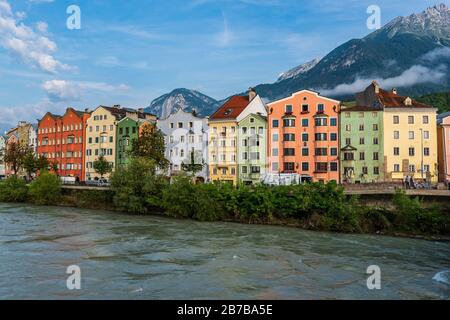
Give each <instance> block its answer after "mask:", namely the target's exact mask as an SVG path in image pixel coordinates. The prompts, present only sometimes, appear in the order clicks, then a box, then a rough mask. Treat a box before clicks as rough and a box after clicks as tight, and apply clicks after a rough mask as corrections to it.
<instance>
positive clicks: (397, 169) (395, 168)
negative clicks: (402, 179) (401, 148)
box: [394, 164, 400, 172]
mask: <svg viewBox="0 0 450 320" xmlns="http://www.w3.org/2000/svg"><path fill="white" fill-rule="evenodd" d="M394 172H400V165H399V164H394Z"/></svg>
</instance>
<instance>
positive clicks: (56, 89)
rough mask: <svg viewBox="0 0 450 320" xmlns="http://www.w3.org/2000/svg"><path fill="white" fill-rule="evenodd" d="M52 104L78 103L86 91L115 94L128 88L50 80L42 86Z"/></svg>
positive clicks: (124, 86) (105, 84)
mask: <svg viewBox="0 0 450 320" xmlns="http://www.w3.org/2000/svg"><path fill="white" fill-rule="evenodd" d="M42 88H43V89H44V90H45V92H46V93H47V96H48V98H49V99H50V101H52V102H58V101H79V100H81V98H82V97H83V95H84V94H85V92H86V91H101V92H117V91H126V90H129V89H130V88H129V87H128V86H127V85H125V84H120V85H117V86H116V85H110V84H107V83H104V82H91V81H67V80H50V81H46V82H44V83H43V84H42Z"/></svg>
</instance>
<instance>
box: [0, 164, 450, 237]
mask: <svg viewBox="0 0 450 320" xmlns="http://www.w3.org/2000/svg"><path fill="white" fill-rule="evenodd" d="M111 187H112V188H111V189H112V190H111V191H88V190H83V191H79V190H77V191H76V192H74V193H71V194H69V195H67V194H62V193H61V188H60V185H59V181H58V179H57V177H56V176H54V175H52V174H49V173H44V174H42V175H41V176H40V177H39V178H37V179H36V180H35V181H34V182H33V183H31V185H30V186H29V187H27V186H26V185H25V182H23V181H22V180H21V179H17V178H15V177H12V178H9V179H7V180H6V181H4V182H1V183H0V201H3V202H24V201H28V202H32V203H36V204H39V205H68V206H75V207H82V208H93V209H108V210H116V211H122V212H127V213H132V214H151V213H155V212H158V213H163V214H165V215H167V216H170V217H175V218H189V219H195V220H199V221H235V222H243V223H264V224H284V225H294V226H298V227H302V228H305V229H310V230H323V231H337V232H350V233H384V234H409V235H418V234H420V235H450V215H449V214H448V213H446V212H441V210H440V207H439V206H438V205H436V204H434V205H433V204H431V205H430V204H425V203H424V202H422V201H421V200H420V199H419V198H411V197H409V196H407V195H405V194H404V193H403V192H402V191H398V192H397V193H396V194H395V196H394V198H393V201H392V203H390V204H386V205H385V206H377V205H366V204H364V203H363V202H362V201H360V200H359V199H358V198H356V197H350V198H349V197H347V196H346V195H345V194H344V190H343V188H342V187H340V186H338V185H336V184H335V183H328V184H315V183H313V184H306V185H292V186H264V185H257V186H251V187H249V186H240V187H239V188H234V187H233V186H231V185H229V184H194V183H192V179H191V178H189V177H179V178H176V179H175V180H174V181H173V182H172V183H168V181H167V179H166V178H164V177H162V176H159V175H157V174H155V170H154V165H153V163H152V162H151V161H149V160H147V159H142V158H135V159H133V160H132V161H131V162H130V164H129V165H128V166H127V168H125V169H122V170H119V171H118V172H116V173H114V174H113V176H112V186H111Z"/></svg>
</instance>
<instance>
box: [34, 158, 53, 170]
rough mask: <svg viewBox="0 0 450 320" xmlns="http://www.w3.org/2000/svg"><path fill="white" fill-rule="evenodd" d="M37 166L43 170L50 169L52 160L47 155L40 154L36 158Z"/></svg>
mask: <svg viewBox="0 0 450 320" xmlns="http://www.w3.org/2000/svg"><path fill="white" fill-rule="evenodd" d="M36 166H37V168H38V170H39V171H41V172H43V171H48V170H49V168H50V162H49V161H48V159H47V158H46V157H44V156H38V158H37V159H36Z"/></svg>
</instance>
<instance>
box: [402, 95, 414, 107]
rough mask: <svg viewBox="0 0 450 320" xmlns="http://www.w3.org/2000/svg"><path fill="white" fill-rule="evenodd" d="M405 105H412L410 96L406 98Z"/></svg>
mask: <svg viewBox="0 0 450 320" xmlns="http://www.w3.org/2000/svg"><path fill="white" fill-rule="evenodd" d="M403 103H404V104H405V106H411V105H412V99H411V98H410V97H408V98H406V99H405V101H403Z"/></svg>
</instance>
